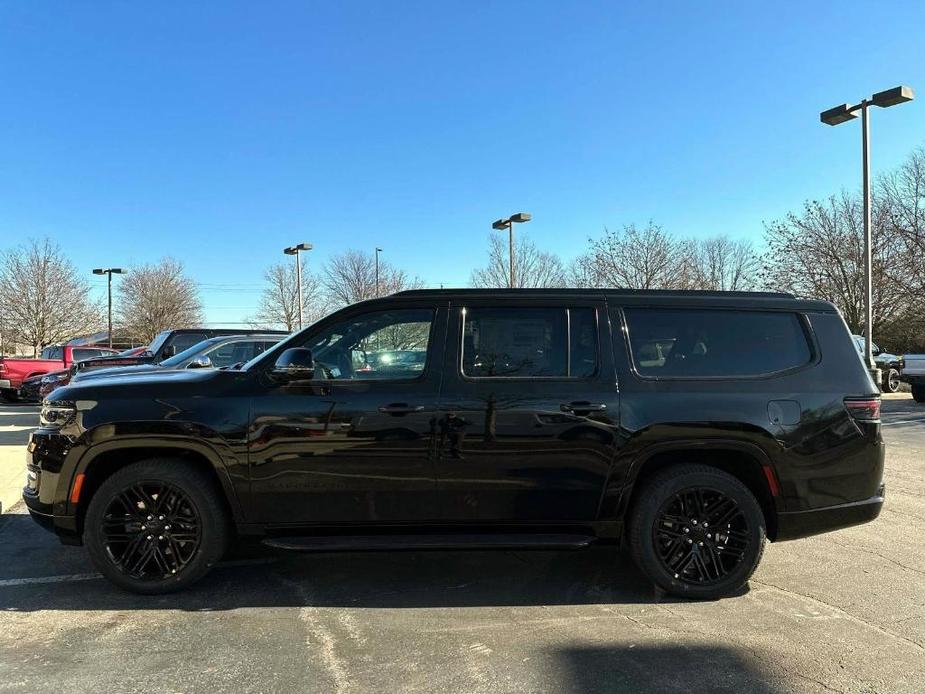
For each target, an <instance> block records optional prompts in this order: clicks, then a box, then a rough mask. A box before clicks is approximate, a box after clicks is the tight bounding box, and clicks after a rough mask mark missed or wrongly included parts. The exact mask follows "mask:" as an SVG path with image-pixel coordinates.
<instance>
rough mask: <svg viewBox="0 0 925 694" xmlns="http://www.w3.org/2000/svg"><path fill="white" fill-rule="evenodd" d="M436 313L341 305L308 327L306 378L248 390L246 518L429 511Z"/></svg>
mask: <svg viewBox="0 0 925 694" xmlns="http://www.w3.org/2000/svg"><path fill="white" fill-rule="evenodd" d="M445 323H446V309H442V310H438V309H437V308H436V307H435V306H431V305H413V306H409V305H408V304H407V303H405V304H402V305H401V306H400V307H398V308H395V309H391V310H389V309H385V310H382V309H380V310H376V311H370V310H369V309H367V310H366V311H363V310H362V309H358V310H357V309H354V310H353V311H349V310H348V311H342V312H340V313H338V314H335V315H334V316H332V317H330V318H329V319H327V320H325V321H322V322H321V323H319V324H318V325H317V326H316V329H315V330H311V331H309V333H308V334H307V337H306V339H305V340H304V341H303V342H302V344H295V343H290V344H287V347H298V346H304V347H307V348H309V349H311V351H312V354H313V355H314V358H315V367H316V368H315V376H314V378H313V379H312V380H310V381H301V382H296V383H290V384H280V383H273V382H272V380H271V379H270V378H269V377H267V378H265V379H264V380H265V381H266V385H265V390H264V391H263V392H262V393H261V394H259V395H257V396H256V397H255V398H254V405H253V411H252V414H251V425H250V431H249V444H248V445H249V459H250V463H251V491H252V498H253V501H254V506H253V507H254V509H255V511H256V514H257V516H258V517H257V518H256V519H255V520H257V521H258V522H264V523H273V524H304V523H341V522H342V523H366V522H382V521H395V522H401V521H421V520H432V519H433V518H435V517H436V515H437V512H436V498H435V473H434V458H433V454H434V447H433V443H434V432H435V430H436V429H435V427H436V410H437V397H438V391H439V384H440V367H441V366H442V361H443V354H442V352H443V344H444V339H443V338H444V332H445V330H443V329H438V326H440V325H444V326H445Z"/></svg>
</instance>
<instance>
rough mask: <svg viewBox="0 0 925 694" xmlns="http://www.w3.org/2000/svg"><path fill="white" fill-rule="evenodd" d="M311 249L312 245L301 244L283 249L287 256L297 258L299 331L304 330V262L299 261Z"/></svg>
mask: <svg viewBox="0 0 925 694" xmlns="http://www.w3.org/2000/svg"><path fill="white" fill-rule="evenodd" d="M311 249H312V245H311V244H310V243H299V244H296V245H295V246H289V247H288V248H284V249H283V253H285V254H286V255H294V256H295V277H296V291H297V292H298V294H299V330H301V329H302V261H301V260H300V259H299V253H301V252H302V251H310V250H311Z"/></svg>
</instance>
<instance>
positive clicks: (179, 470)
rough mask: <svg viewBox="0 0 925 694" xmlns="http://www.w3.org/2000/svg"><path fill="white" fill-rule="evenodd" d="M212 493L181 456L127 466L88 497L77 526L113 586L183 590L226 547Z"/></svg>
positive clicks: (225, 528)
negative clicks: (81, 523) (88, 500)
mask: <svg viewBox="0 0 925 694" xmlns="http://www.w3.org/2000/svg"><path fill="white" fill-rule="evenodd" d="M219 494H220V492H219V490H218V489H217V488H216V485H215V484H214V482H213V480H212V479H210V478H209V477H208V476H206V475H205V474H203V473H202V472H200V471H199V470H197V469H195V468H194V467H192V466H190V465H189V464H187V463H185V462H184V461H181V460H175V459H170V458H153V459H150V460H144V461H140V462H137V463H132V464H131V465H127V466H126V467H124V468H122V469H120V470H118V471H116V472H115V473H113V474H112V475H111V476H110V477H108V478H106V480H104V481H103V483H102V484H101V485H100V486H99V488H98V489H97V490H96V492H95V493H94V494H93V496H92V497H91V499H90V505H89V506H88V507H87V514H86V517H85V519H84V530H83V541H84V545H85V546H86V548H87V551H88V552H89V554H90V559H91V560H92V561H93V564H94V565H95V566H96V568H97V569H98V570H99V571H100V573H102V574H103V575H104V576H105V577H106V578H108V579H109V580H110V581H111V582H112V583H114V584H115V585H117V586H118V587H119V588H122V589H123V590H127V591H130V592H132V593H139V594H143V595H157V594H160V593H169V592H173V591H176V590H180V589H182V588H186V587H187V586H189V585H191V584H193V583H195V582H196V581H198V580H199V579H200V578H202V577H203V576H204V575H205V574H206V572H207V571H208V570H209V569H210V568H212V566H213V565H215V564H216V563H217V562H218V561H219V560H220V559H221V558H222V555H223V554H224V553H225V549H226V547H227V545H228V540H229V537H230V529H229V519H228V516H227V514H226V512H225V508H224V506H223V504H222V500H221V497H220V495H219ZM159 504H164V506H163V507H160V506H159ZM132 507H134V509H132ZM107 519H108V522H107ZM114 519H115V520H114ZM149 543H154V544H149ZM139 563H140V564H141V566H140V568H138V569H134V566H135V565H137V564H139Z"/></svg>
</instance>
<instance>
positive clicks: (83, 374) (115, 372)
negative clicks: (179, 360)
mask: <svg viewBox="0 0 925 694" xmlns="http://www.w3.org/2000/svg"><path fill="white" fill-rule="evenodd" d="M152 371H157V372H159V373H160V372H166V371H172V369H169V368H167V367H165V366H158V365H157V364H134V365H132V366H110V367H106V368H102V369H88V370H86V371H78V372H77V373H76V374H74V378H73V379H72V380H73V381H75V382H82V381H87V380H90V379H93V378H102V377H111V376H132V375H138V374H145V373H151V372H152Z"/></svg>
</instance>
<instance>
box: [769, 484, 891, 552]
mask: <svg viewBox="0 0 925 694" xmlns="http://www.w3.org/2000/svg"><path fill="white" fill-rule="evenodd" d="M884 495H885V487H884V485H882V484H881V485H880V489H879V490H878V492H877V495H876V496H872V497H870V498H869V499H864V500H862V501H852V502H851V503H847V504H838V505H837V506H825V507H823V508H814V509H811V510H808V511H789V512H788V511H782V512H780V513H778V514H777V536H776V537H775V538H774V539H775V541H777V542H780V541H782V540H796V539H798V538H801V537H808V536H810V535H818V534H819V533H826V532H829V531H831V530H838V529H839V528H849V527H851V526H852V525H860V524H861V523H868V522H870V521H872V520H874V519H875V518H876V517H877V516H879V515H880V510H881V509H882V508H883V499H884Z"/></svg>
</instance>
